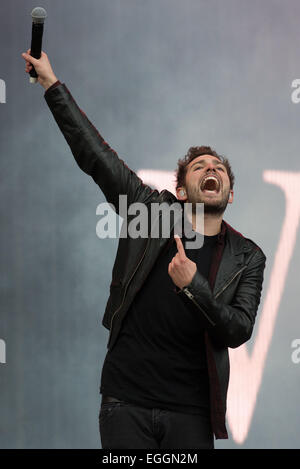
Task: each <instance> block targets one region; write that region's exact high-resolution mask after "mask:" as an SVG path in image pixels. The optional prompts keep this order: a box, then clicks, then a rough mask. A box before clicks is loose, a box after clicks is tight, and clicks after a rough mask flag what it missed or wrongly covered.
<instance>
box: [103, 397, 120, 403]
mask: <svg viewBox="0 0 300 469" xmlns="http://www.w3.org/2000/svg"><path fill="white" fill-rule="evenodd" d="M101 402H103V404H106V403H107V402H123V401H121V400H120V399H118V398H116V397H112V396H102V401H101Z"/></svg>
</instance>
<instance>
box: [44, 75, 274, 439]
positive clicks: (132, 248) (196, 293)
mask: <svg viewBox="0 0 300 469" xmlns="http://www.w3.org/2000/svg"><path fill="white" fill-rule="evenodd" d="M45 99H46V102H47V104H48V106H49V108H50V110H51V112H52V114H53V116H54V118H55V120H56V122H57V124H58V126H59V128H60V130H61V131H62V133H63V135H64V137H65V139H66V141H67V143H68V144H69V146H70V148H71V151H72V153H73V155H74V157H75V160H76V162H77V164H78V166H79V167H80V168H81V169H82V171H84V172H85V173H87V174H89V175H90V176H91V177H92V178H93V179H94V181H95V182H96V183H97V184H98V185H99V187H100V188H101V190H102V191H103V193H104V195H105V197H106V199H107V201H108V202H110V203H112V204H113V205H114V207H115V208H116V210H118V206H119V194H127V197H128V199H127V200H128V204H131V203H133V202H143V203H145V204H147V205H149V204H151V203H152V202H159V203H162V202H167V203H168V204H172V203H174V202H176V201H177V199H176V198H175V196H174V195H173V194H171V193H170V192H169V191H167V190H163V191H162V192H158V191H157V190H153V189H151V188H150V187H149V186H147V185H145V184H143V182H142V180H141V179H140V178H138V176H137V175H136V174H135V173H134V172H133V171H132V170H130V169H129V168H128V167H127V166H126V164H125V163H124V162H123V161H122V160H121V159H120V158H118V155H117V154H116V152H115V151H114V150H112V148H111V147H110V146H109V145H108V144H107V143H106V142H105V141H104V140H103V138H102V137H101V135H100V134H99V133H98V131H97V130H96V129H95V127H94V126H93V125H92V124H91V122H90V121H89V120H88V118H87V117H86V115H85V114H84V113H83V112H82V111H81V109H80V108H79V107H78V105H77V104H76V102H75V100H74V99H73V97H72V95H71V94H70V92H69V90H68V89H67V87H66V86H65V85H64V84H61V83H59V84H57V85H56V86H55V87H52V88H51V89H49V90H47V91H46V93H45ZM156 222H159V220H157V221H156ZM225 223H226V222H225ZM226 226H227V235H226V243H225V247H224V251H223V256H222V259H221V263H220V266H219V269H218V272H217V276H216V280H215V284H214V288H213V291H211V289H210V286H209V284H208V282H207V280H206V279H205V278H204V277H203V276H202V275H201V274H200V273H199V272H198V271H197V272H196V274H195V276H194V278H193V280H192V282H191V283H190V285H188V286H187V287H186V288H185V289H183V290H181V291H180V292H179V295H181V296H184V299H185V301H187V299H188V300H189V301H190V302H191V305H192V304H193V307H194V308H195V307H197V309H198V311H199V315H200V317H201V319H202V321H203V324H204V326H205V329H206V331H207V335H208V338H209V341H210V344H211V350H212V356H213V360H214V365H213V366H214V367H215V370H216V375H217V376H216V379H217V381H218V386H219V389H220V395H221V401H222V402H221V410H220V408H219V410H217V411H216V412H219V414H220V415H219V422H220V425H219V426H218V425H217V424H216V423H215V424H214V425H213V427H214V433H215V436H216V438H227V437H228V436H227V432H226V427H225V412H226V396H227V388H228V381H229V358H228V347H232V348H235V347H238V346H240V345H241V344H243V343H244V342H246V341H247V340H249V339H250V337H251V334H252V330H253V326H254V322H255V317H256V313H257V309H258V306H259V303H260V298H261V290H262V283H263V272H264V268H265V261H266V257H265V255H264V253H263V252H262V250H261V249H260V248H259V247H258V246H257V245H256V244H255V243H254V242H253V241H251V240H250V239H247V238H245V237H243V236H242V235H241V234H240V233H238V232H236V231H235V230H234V229H233V228H232V227H231V226H230V225H229V224H227V223H226ZM166 242H167V238H162V237H160V238H153V237H151V236H149V237H148V238H137V239H132V238H130V237H128V238H120V239H119V245H118V251H117V256H116V260H115V264H114V267H113V272H112V281H111V285H110V296H109V299H108V302H107V305H106V309H105V313H104V316H103V320H102V324H103V325H104V326H105V327H106V328H107V329H109V330H110V335H109V341H108V344H107V347H108V348H109V349H111V348H112V347H113V345H114V344H115V342H116V340H117V338H118V334H119V331H120V328H121V324H122V320H123V319H124V317H125V315H126V312H127V311H128V309H129V306H130V304H131V302H132V301H133V298H134V296H135V294H136V293H137V291H138V290H139V289H140V288H141V287H142V285H143V282H144V280H145V278H146V277H147V275H148V273H149V272H150V270H151V268H152V267H153V265H154V263H155V261H156V259H157V257H158V256H159V254H160V252H161V251H162V249H163V247H164V246H165V243H166Z"/></svg>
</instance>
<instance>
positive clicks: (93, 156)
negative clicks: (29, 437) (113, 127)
mask: <svg viewBox="0 0 300 469" xmlns="http://www.w3.org/2000/svg"><path fill="white" fill-rule="evenodd" d="M29 52H30V51H29V50H28V51H27V54H25V53H24V54H22V55H23V58H24V59H25V61H26V69H25V70H26V72H27V73H28V72H29V71H30V69H31V67H32V65H34V67H35V70H36V72H37V74H38V81H39V83H40V84H41V85H42V86H43V87H44V88H45V90H46V91H45V94H44V96H45V99H46V102H47V104H48V106H49V108H50V110H51V112H52V114H53V116H54V119H55V120H56V122H57V124H58V126H59V128H60V130H61V132H62V133H63V135H64V137H65V139H66V141H67V143H68V145H69V146H70V149H71V151H72V153H73V155H74V158H75V160H76V162H77V164H78V165H79V167H80V168H81V169H82V170H83V171H84V172H85V173H87V174H89V175H90V176H91V177H92V178H93V180H94V181H95V182H96V184H98V185H99V187H100V188H101V190H102V191H103V193H104V195H105V197H106V199H107V201H108V202H110V203H112V204H113V205H114V207H115V208H116V209H117V208H118V201H119V195H121V194H125V195H126V196H127V203H128V205H130V204H132V203H134V202H141V203H143V204H145V205H146V206H147V207H148V208H149V207H150V206H151V204H153V203H159V204H161V203H165V204H167V205H168V206H169V205H172V204H173V203H175V202H177V203H179V204H181V206H182V207H184V206H185V204H186V203H187V202H189V203H191V204H192V207H193V208H194V207H195V206H196V204H197V203H202V204H204V232H203V233H202V235H203V238H204V242H203V245H202V246H201V247H199V248H197V249H194V248H192V247H188V246H189V245H188V243H187V237H186V235H185V233H183V235H182V237H181V238H179V237H175V236H174V229H171V231H170V236H169V237H163V236H160V237H156V238H155V237H151V236H148V237H147V238H143V237H139V238H133V237H130V236H127V237H120V239H119V246H118V251H117V256H116V260H115V263H114V267H113V272H112V281H111V286H110V296H109V299H108V302H107V305H106V310H105V313H104V317H103V321H102V324H103V325H104V326H105V327H106V328H107V329H109V331H110V335H109V341H108V351H107V355H106V357H105V361H104V365H103V369H102V375H101V388H100V393H101V394H102V401H101V408H100V414H99V425H100V437H101V443H102V447H103V448H108V449H113V448H135V449H137V448H148V449H149V448H160V449H211V448H214V437H215V438H228V435H227V430H226V425H225V414H226V396H227V389H228V381H229V355H228V347H231V348H236V347H239V346H240V345H241V344H243V343H245V342H246V341H247V340H249V339H250V337H251V335H252V331H253V327H254V323H255V318H256V313H257V309H258V306H259V303H260V298H261V291H262V284H263V273H264V268H265V262H266V257H265V255H264V253H263V251H262V250H261V249H260V248H259V247H258V246H257V245H256V244H255V243H254V242H253V241H251V240H250V239H248V238H245V237H244V236H243V235H241V234H240V233H239V232H237V231H235V230H234V229H233V228H232V227H231V226H230V225H229V224H228V223H227V222H225V221H224V220H223V214H224V211H225V209H226V207H227V204H228V203H229V204H231V203H232V202H233V185H234V175H233V172H232V170H231V166H230V164H229V161H228V160H227V159H226V158H224V157H222V156H220V155H219V154H218V153H216V152H215V151H214V150H212V149H211V148H210V147H207V146H199V147H191V148H190V149H189V150H188V152H187V154H186V155H185V157H184V158H183V159H181V160H179V161H178V167H177V171H176V181H177V184H176V196H177V197H175V196H174V195H173V194H171V193H170V192H169V191H167V190H164V191H161V192H159V191H157V190H153V189H151V188H150V187H149V186H147V185H145V184H143V182H142V181H141V179H140V178H138V177H137V175H136V174H135V173H134V172H133V171H131V170H130V169H129V168H128V167H127V166H126V164H125V163H124V162H123V161H122V160H121V159H119V158H118V155H117V154H116V152H115V151H114V150H112V149H111V148H110V146H109V145H108V144H107V143H106V142H105V141H104V140H103V138H102V137H101V135H100V134H99V133H98V131H97V130H96V129H95V127H94V126H93V125H92V124H91V122H90V121H89V120H88V118H87V117H86V115H85V114H84V112H82V111H81V109H80V108H79V107H78V105H77V104H76V102H75V100H74V99H73V97H72V95H71V93H70V92H69V90H68V88H67V87H66V86H65V84H62V83H61V82H60V81H59V80H58V79H57V77H56V76H55V74H54V72H53V70H52V67H51V65H50V62H49V60H48V57H47V55H46V54H45V53H44V52H42V55H41V58H40V59H39V60H37V59H34V58H33V57H31V56H30V55H29ZM195 217H196V211H195V210H193V211H192V219H191V224H192V229H193V231H194V233H195V234H196V232H197V231H199V230H198V227H197V225H196V218H195ZM151 222H152V221H151ZM155 222H157V220H156V221H155ZM155 222H153V223H155ZM173 228H174V227H173Z"/></svg>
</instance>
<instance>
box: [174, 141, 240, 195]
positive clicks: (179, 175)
mask: <svg viewBox="0 0 300 469" xmlns="http://www.w3.org/2000/svg"><path fill="white" fill-rule="evenodd" d="M201 155H211V156H215V157H216V158H218V159H219V160H220V161H221V163H222V164H223V165H224V166H225V168H226V171H227V174H228V177H229V180H230V189H232V188H233V185H234V179H235V178H234V174H233V172H232V169H231V166H230V163H229V161H228V159H227V158H225V157H224V156H222V155H219V154H218V153H217V152H216V151H215V150H213V149H212V148H211V147H208V146H204V145H202V146H201V147H190V148H189V149H188V152H187V154H186V155H185V156H184V157H183V158H182V159H179V160H178V162H177V169H176V171H175V177H176V189H177V188H178V187H181V186H184V185H185V175H186V168H187V165H188V164H189V163H190V162H191V161H193V160H194V159H195V158H197V157H198V156H201Z"/></svg>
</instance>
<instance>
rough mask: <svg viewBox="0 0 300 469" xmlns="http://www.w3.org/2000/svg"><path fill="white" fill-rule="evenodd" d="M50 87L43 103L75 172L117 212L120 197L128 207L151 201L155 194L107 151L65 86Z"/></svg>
mask: <svg viewBox="0 0 300 469" xmlns="http://www.w3.org/2000/svg"><path fill="white" fill-rule="evenodd" d="M54 85H55V86H52V87H51V88H49V89H48V90H47V91H46V92H45V94H44V97H45V100H46V102H47V104H48V106H49V108H50V110H51V112H52V114H53V116H54V119H55V121H56V122H57V124H58V126H59V128H60V130H61V132H62V133H63V135H64V137H65V139H66V141H67V143H68V145H69V147H70V149H71V151H72V153H73V156H74V158H75V160H76V162H77V164H78V166H79V168H80V169H81V170H82V171H84V172H85V173H86V174H88V175H90V176H91V177H92V178H93V180H94V181H95V182H96V184H98V185H99V187H100V188H101V190H102V191H103V193H104V195H105V197H106V199H107V201H108V202H109V203H112V204H113V205H114V207H115V209H116V211H117V212H118V205H119V195H120V194H126V195H127V203H128V204H130V203H133V202H137V201H139V202H144V203H148V202H150V201H154V200H155V199H156V198H157V196H158V194H159V193H158V191H157V190H153V189H151V188H150V187H149V186H147V185H145V184H143V182H142V180H141V179H140V178H139V177H138V176H137V175H136V173H135V172H134V171H132V170H131V169H129V168H128V166H127V165H126V164H125V163H124V161H123V160H121V159H120V158H119V157H118V155H117V153H116V152H115V151H114V150H113V149H112V148H110V146H109V145H108V143H107V142H105V141H104V139H103V138H102V136H101V135H100V134H99V132H98V131H97V129H96V128H95V127H94V126H93V124H92V123H91V122H90V121H89V119H88V118H87V116H86V115H85V113H84V112H83V111H82V110H81V109H80V108H79V107H78V105H77V104H76V102H75V100H74V98H73V97H72V95H71V93H70V91H69V90H68V88H67V87H66V85H65V84H64V83H60V82H56V83H55V84H54Z"/></svg>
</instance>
